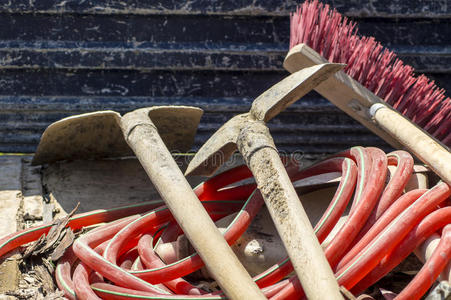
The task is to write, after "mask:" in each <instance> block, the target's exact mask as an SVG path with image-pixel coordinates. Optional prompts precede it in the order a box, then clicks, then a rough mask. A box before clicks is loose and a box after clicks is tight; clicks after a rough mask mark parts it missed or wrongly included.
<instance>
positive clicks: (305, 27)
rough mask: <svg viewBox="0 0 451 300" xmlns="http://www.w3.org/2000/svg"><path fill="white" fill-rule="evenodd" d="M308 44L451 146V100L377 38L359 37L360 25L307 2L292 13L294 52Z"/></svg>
mask: <svg viewBox="0 0 451 300" xmlns="http://www.w3.org/2000/svg"><path fill="white" fill-rule="evenodd" d="M298 44H306V45H308V46H309V47H311V48H312V49H314V50H315V51H317V52H318V53H319V54H321V55H322V56H323V57H324V58H326V59H327V60H328V61H330V62H334V63H345V64H346V65H347V66H346V68H345V70H344V71H345V72H346V73H347V74H348V75H349V76H351V77H352V78H354V79H355V80H357V81H358V82H360V83H361V84H362V85H363V86H365V87H366V88H368V89H369V90H370V91H371V92H373V93H374V94H376V95H377V96H379V97H380V98H382V99H383V100H384V101H386V102H387V103H388V104H390V105H391V106H393V108H395V109H396V110H398V111H399V112H400V113H402V114H403V115H404V116H406V117H407V118H409V119H410V120H411V121H412V122H414V123H416V124H417V125H418V126H420V127H422V128H423V129H424V130H426V131H427V132H428V133H429V134H431V135H432V136H434V137H435V138H437V139H438V140H440V141H441V142H442V143H443V144H445V145H446V146H448V147H451V99H450V98H447V97H445V95H444V94H445V91H444V90H443V89H440V88H438V87H437V86H436V85H435V83H434V81H432V80H430V79H429V78H427V77H426V76H424V75H420V76H415V74H414V68H413V67H411V66H409V65H406V64H404V62H403V61H402V60H400V59H399V58H398V57H397V56H396V54H395V53H394V52H392V51H390V50H388V49H386V48H384V47H383V46H382V45H381V44H380V43H379V42H377V41H376V40H375V39H374V38H373V37H364V36H360V35H358V32H357V26H356V23H355V22H353V21H350V20H349V19H348V18H346V17H344V16H342V15H341V14H340V13H338V12H337V11H336V10H335V9H333V10H332V9H331V8H330V6H329V5H327V4H326V5H324V4H322V3H319V2H318V1H317V0H313V1H311V0H307V1H306V2H304V3H303V4H301V5H300V6H299V7H298V8H297V10H296V12H294V13H292V14H291V22H290V49H291V48H293V47H294V46H296V45H298Z"/></svg>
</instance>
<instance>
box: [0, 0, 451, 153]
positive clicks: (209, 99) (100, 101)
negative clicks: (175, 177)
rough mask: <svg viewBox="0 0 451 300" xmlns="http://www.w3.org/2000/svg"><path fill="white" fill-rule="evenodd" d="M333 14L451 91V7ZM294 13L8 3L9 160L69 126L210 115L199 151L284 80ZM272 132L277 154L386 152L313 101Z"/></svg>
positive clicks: (249, 6)
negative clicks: (181, 112) (188, 109)
mask: <svg viewBox="0 0 451 300" xmlns="http://www.w3.org/2000/svg"><path fill="white" fill-rule="evenodd" d="M5 2H8V3H7V4H5ZM325 2H328V3H330V4H333V5H334V7H336V8H337V9H338V10H339V11H340V12H341V13H343V14H345V15H348V16H350V17H352V18H353V19H355V20H356V21H358V23H359V28H360V32H361V33H362V34H364V35H373V36H375V37H376V38H377V39H378V40H379V41H381V42H382V43H383V44H384V45H385V46H387V47H389V48H391V49H393V50H395V51H396V52H397V53H398V54H399V55H400V56H401V57H402V58H403V59H404V60H405V61H406V62H408V63H410V64H412V65H413V66H414V67H415V68H416V69H417V70H418V71H421V72H425V73H427V75H429V76H430V77H432V78H434V79H435V80H436V81H437V82H438V84H439V85H440V86H441V87H443V88H445V89H448V90H451V80H450V79H451V78H450V77H451V24H450V22H451V1H449V0H442V1H438V0H422V1H420V0H416V1H415V0H409V1H407V0H377V1H358V0H353V1H351V0H335V1H325ZM125 3H127V5H125ZM296 3H298V2H296V1H282V0H280V1H276V0H255V1H252V0H242V1H237V0H228V1H208V0H203V1H202V0H191V1H180V0H173V1H169V0H164V1H153V0H152V1H151V0H148V1H138V0H135V1H119V0H107V1H89V0H88V1H49V0H40V1H28V0H20V1H18V0H15V1H1V2H0V152H33V151H34V150H35V149H36V146H37V143H38V141H39V137H40V135H41V133H42V132H43V130H44V129H45V127H46V126H48V125H49V124H50V123H52V122H54V121H56V120H58V119H60V118H63V117H65V116H69V115H72V114H78V113H83V112H88V111H94V110H104V109H113V110H117V111H119V112H126V111H130V110H133V109H135V108H137V107H143V106H149V105H158V104H184V105H195V106H200V107H202V108H203V109H204V110H205V115H204V117H203V118H202V120H201V125H200V127H199V130H198V136H197V138H196V145H195V149H197V148H198V147H199V146H200V145H201V143H202V142H203V141H205V140H206V139H207V138H208V137H209V136H210V135H211V134H212V133H213V131H214V130H216V129H217V128H218V127H219V126H220V125H221V124H223V123H224V122H225V121H226V120H228V119H229V118H230V117H232V116H233V115H235V114H237V113H239V112H242V111H245V110H248V109H249V105H250V103H251V101H252V99H253V98H254V97H255V96H257V95H259V94H260V93H261V92H263V91H264V90H265V89H267V88H268V87H269V86H271V85H272V84H274V83H275V82H277V81H278V80H280V79H281V78H283V77H284V76H286V75H287V72H285V71H284V70H283V69H282V61H283V58H284V56H285V54H286V52H287V50H288V41H289V17H288V14H289V12H290V11H292V10H293V9H294V8H295V6H296ZM270 128H271V131H272V133H273V135H274V139H275V141H276V144H277V145H278V147H279V148H280V149H282V150H287V151H294V150H298V151H302V152H305V153H306V154H307V155H309V156H313V157H316V156H318V155H321V154H324V153H331V152H336V151H339V150H342V149H345V148H347V147H349V146H353V145H374V146H379V147H382V148H384V149H386V150H388V149H389V147H388V146H387V145H385V144H384V143H383V142H382V141H381V140H380V139H379V138H377V137H376V136H374V135H373V134H371V133H370V132H368V131H367V130H366V129H365V128H364V127H362V126H361V125H359V124H357V123H356V122H355V121H353V120H352V119H351V118H349V117H347V116H346V115H344V114H343V113H341V112H340V111H339V110H338V109H336V108H335V107H334V106H333V105H331V104H329V103H328V102H327V101H326V100H324V99H322V98H321V97H319V96H318V95H317V94H316V93H311V94H309V95H308V96H306V97H305V98H304V99H303V100H301V101H299V102H298V103H296V104H295V105H294V106H293V107H291V108H290V109H289V110H288V111H287V112H284V113H283V114H281V115H280V116H279V117H277V118H276V119H274V120H272V121H271V123H270Z"/></svg>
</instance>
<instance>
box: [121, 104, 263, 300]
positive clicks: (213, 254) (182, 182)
mask: <svg viewBox="0 0 451 300" xmlns="http://www.w3.org/2000/svg"><path fill="white" fill-rule="evenodd" d="M121 128H122V131H123V133H124V137H125V140H126V141H127V143H128V145H129V146H130V148H132V150H133V151H134V153H135V154H136V157H137V158H138V160H139V161H140V163H141V164H142V166H143V168H144V170H145V171H146V173H147V175H148V176H149V177H150V179H151V181H152V183H153V184H154V185H155V187H156V189H157V190H158V193H159V194H160V195H161V197H162V198H163V200H164V201H165V202H166V204H167V206H168V207H169V209H170V210H171V212H172V214H173V216H174V217H175V219H176V220H177V222H178V224H179V225H180V227H181V228H182V229H183V231H184V232H185V234H186V236H187V237H188V239H189V240H190V241H191V243H192V245H193V247H194V248H195V249H196V251H197V252H198V253H199V255H200V257H201V258H202V260H203V261H204V263H205V265H206V266H207V268H208V270H209V272H210V274H212V275H213V276H214V278H215V279H216V281H217V282H218V284H219V285H220V286H221V288H222V289H223V291H224V292H225V294H226V295H227V296H228V297H230V298H231V299H237V300H238V299H266V298H265V296H264V295H263V293H262V292H261V291H260V289H259V288H258V287H257V285H256V284H255V282H254V281H253V280H252V278H251V277H250V275H249V274H248V273H247V271H246V269H244V267H243V266H242V265H241V263H240V262H239V260H238V258H237V257H236V256H235V254H234V253H233V251H232V249H231V248H230V247H229V245H228V244H227V242H226V241H225V240H224V237H223V236H222V235H221V233H220V232H219V230H218V228H217V227H216V225H215V224H214V223H213V221H212V220H211V218H210V216H209V215H208V213H207V212H206V211H205V209H204V207H203V206H202V204H201V203H200V201H199V199H198V198H197V196H196V195H195V194H194V192H193V190H192V188H191V187H190V185H189V184H188V182H187V181H186V179H185V177H184V176H183V174H182V172H181V170H180V169H179V167H178V166H177V164H176V162H175V161H174V159H173V158H172V156H171V153H170V152H169V150H168V149H167V148H166V146H165V144H164V143H163V141H162V139H161V138H160V136H159V134H158V132H157V129H156V127H155V126H154V125H153V123H152V122H151V120H150V119H149V116H148V112H146V110H137V111H134V112H131V113H128V114H126V115H124V117H122V120H121Z"/></svg>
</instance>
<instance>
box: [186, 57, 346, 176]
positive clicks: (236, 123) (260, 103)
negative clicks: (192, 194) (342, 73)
mask: <svg viewBox="0 0 451 300" xmlns="http://www.w3.org/2000/svg"><path fill="white" fill-rule="evenodd" d="M343 67H344V65H343V64H330V63H327V64H321V65H316V66H313V67H310V68H305V69H303V70H300V71H298V72H296V73H293V74H291V75H290V76H288V77H286V78H285V79H283V80H282V81H280V82H278V83H276V84H275V85H273V86H272V87H271V88H270V89H268V90H266V91H265V92H264V93H263V94H261V95H260V96H258V97H257V98H256V99H255V100H254V101H253V103H252V107H251V110H250V112H249V113H245V114H240V115H237V116H235V117H233V118H232V119H230V120H229V121H228V122H226V123H225V124H224V125H223V126H222V127H221V128H219V129H218V131H216V132H215V133H214V134H213V135H212V136H211V137H210V139H208V141H207V142H206V143H205V144H204V145H203V146H202V147H201V148H200V149H199V151H198V152H197V154H196V155H195V156H194V158H193V159H192V160H191V162H190V164H189V165H188V168H187V170H186V172H185V175H211V174H213V173H214V172H215V171H216V170H217V169H218V168H219V167H220V166H221V165H222V164H223V163H224V162H226V161H227V160H228V159H229V158H230V156H231V155H232V154H233V153H234V152H235V150H236V149H237V138H238V135H239V133H240V130H241V129H242V128H243V127H244V126H245V125H246V123H247V122H249V121H263V122H267V121H269V120H271V119H272V118H274V117H275V116H276V115H277V114H279V113H280V112H281V111H283V110H284V109H285V108H287V107H288V106H289V105H291V104H293V103H294V102H295V101H297V100H298V99H300V98H301V97H302V96H304V95H305V94H307V93H308V92H310V91H311V90H312V89H313V88H315V87H316V86H317V85H318V84H320V83H321V82H323V81H324V80H326V79H327V78H328V77H329V76H331V75H332V74H334V73H336V72H337V71H339V70H341V69H342V68H343Z"/></svg>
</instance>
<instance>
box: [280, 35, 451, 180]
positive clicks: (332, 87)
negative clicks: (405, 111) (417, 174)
mask: <svg viewBox="0 0 451 300" xmlns="http://www.w3.org/2000/svg"><path fill="white" fill-rule="evenodd" d="M323 63H327V60H326V59H325V58H324V57H322V56H321V55H320V54H318V53H317V52H316V51H315V50H313V49H312V48H310V47H308V46H307V45H305V44H299V45H297V46H295V47H293V48H292V49H291V50H290V51H289V52H288V54H287V56H286V57H285V61H284V63H283V66H284V68H285V69H286V70H288V71H289V72H296V71H299V70H301V69H303V68H307V67H310V66H312V65H316V64H323ZM315 91H317V92H318V93H319V94H321V95H322V96H323V97H325V98H326V99H328V100H329V101H330V102H332V103H333V104H335V105H336V106H337V107H338V108H340V109H341V110H342V111H344V112H345V113H347V114H348V115H349V116H351V117H352V118H354V119H355V120H357V121H358V122H360V123H361V124H362V125H364V126H365V127H366V128H368V129H369V130H371V131H372V132H373V133H375V134H377V135H378V136H379V137H381V138H382V139H383V140H385V141H386V142H387V143H389V144H390V145H391V146H393V147H394V148H395V149H403V148H405V149H407V150H408V151H410V152H412V153H413V154H414V155H416V156H417V157H418V158H419V159H420V160H421V161H423V162H424V163H425V164H427V165H428V166H430V168H431V169H432V170H433V171H434V172H436V173H437V175H439V176H440V177H441V178H442V179H443V181H444V182H446V183H447V184H451V174H450V173H451V167H450V166H451V158H450V156H451V154H450V152H449V150H447V149H446V148H445V147H444V146H443V145H442V144H440V143H439V142H438V141H436V140H435V139H434V138H432V137H431V136H430V135H429V134H427V133H426V132H425V131H423V130H422V129H421V128H419V127H417V126H416V125H415V124H413V123H412V122H410V121H409V120H407V119H406V118H404V117H403V116H402V115H400V114H399V113H397V112H395V111H393V110H392V109H391V108H389V105H388V104H386V103H385V102H384V101H383V100H382V99H380V98H379V97H377V96H376V95H375V94H373V93H372V92H370V91H369V90H368V89H367V88H365V87H364V86H362V85H361V84H360V83H359V82H357V81H356V80H354V79H353V78H352V77H351V76H349V75H347V74H346V73H345V72H343V71H339V72H337V73H335V75H333V76H330V77H329V78H328V79H327V80H325V81H323V83H321V84H320V85H318V86H317V87H316V88H315ZM377 103H379V104H380V105H381V106H382V107H385V108H386V109H384V110H383V111H381V114H379V113H378V114H379V115H380V117H375V118H374V119H375V120H373V117H372V116H371V115H370V113H369V110H370V108H371V107H372V106H373V105H374V104H377ZM387 110H388V111H389V112H387ZM390 112H391V114H390ZM387 115H390V116H392V118H393V119H391V120H390V117H387ZM383 116H385V117H384V118H383ZM382 119H384V120H382ZM401 124H402V125H401Z"/></svg>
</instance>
